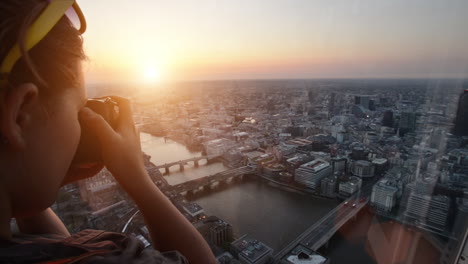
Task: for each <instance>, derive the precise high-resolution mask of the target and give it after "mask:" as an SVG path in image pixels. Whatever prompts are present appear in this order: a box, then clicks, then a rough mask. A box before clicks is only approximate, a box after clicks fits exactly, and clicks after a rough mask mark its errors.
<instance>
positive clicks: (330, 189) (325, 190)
mask: <svg viewBox="0 0 468 264" xmlns="http://www.w3.org/2000/svg"><path fill="white" fill-rule="evenodd" d="M336 182H337V178H336V177H335V176H329V177H326V178H323V179H322V182H321V186H320V190H321V193H322V196H325V197H328V198H335V197H336V192H335V190H336Z"/></svg>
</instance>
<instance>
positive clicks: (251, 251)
mask: <svg viewBox="0 0 468 264" xmlns="http://www.w3.org/2000/svg"><path fill="white" fill-rule="evenodd" d="M232 246H233V247H234V248H236V250H238V251H239V252H240V253H239V256H243V257H244V258H246V259H248V260H249V261H251V262H252V263H255V261H257V260H258V259H260V258H262V257H264V256H265V255H267V254H270V253H272V252H273V249H271V248H270V247H268V246H267V245H265V244H263V243H262V242H260V241H258V240H256V239H253V238H251V237H248V236H247V235H243V236H242V237H241V238H239V239H238V240H236V241H234V242H232Z"/></svg>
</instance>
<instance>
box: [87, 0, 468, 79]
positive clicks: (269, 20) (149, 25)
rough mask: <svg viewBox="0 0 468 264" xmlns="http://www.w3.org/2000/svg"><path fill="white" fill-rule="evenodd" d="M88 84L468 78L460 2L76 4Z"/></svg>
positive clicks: (467, 37) (103, 0)
mask: <svg viewBox="0 0 468 264" xmlns="http://www.w3.org/2000/svg"><path fill="white" fill-rule="evenodd" d="M78 3H79V5H80V6H81V9H82V10H83V12H84V14H85V17H86V20H87V23H88V29H87V32H86V33H85V34H84V40H85V50H86V52H87V55H88V57H89V60H88V62H87V63H86V69H85V74H86V78H87V80H88V81H89V82H96V83H99V82H129V83H138V82H163V81H179V80H222V79H231V80H232V79H275V78H419V77H432V78H440V77H450V78H466V77H468V30H466V24H467V21H466V20H467V19H466V13H467V11H468V1H466V0H444V1H442V0H395V1H391V0H288V1H287V0H264V1H260V0H202V1H194V0H191V1H188V0H170V1H161V0H138V1H130V0H112V1H110V0H99V1H96V0H79V1H78Z"/></svg>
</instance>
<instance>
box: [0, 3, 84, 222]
mask: <svg viewBox="0 0 468 264" xmlns="http://www.w3.org/2000/svg"><path fill="white" fill-rule="evenodd" d="M48 3H49V1H44V0H2V1H1V2H0V61H3V59H4V58H5V56H6V54H7V53H8V52H9V50H10V49H11V48H12V47H13V45H15V44H19V45H20V47H21V46H22V45H24V39H25V36H26V32H27V30H28V29H29V28H30V25H31V24H32V23H33V22H34V21H35V19H36V18H37V17H38V16H39V15H40V13H41V12H42V11H43V10H44V8H45V7H46V6H47V5H48ZM82 46H83V45H82V38H81V35H80V33H79V31H78V30H77V29H75V28H74V27H73V26H72V25H71V23H70V22H69V21H68V20H67V18H66V17H63V18H62V19H61V20H60V21H59V22H58V23H57V24H56V25H55V26H54V27H53V29H52V30H51V31H50V32H49V33H48V34H47V35H46V36H45V37H44V38H43V39H42V40H41V41H40V42H39V43H38V44H37V45H35V46H34V47H33V48H32V49H31V50H29V51H28V52H24V50H23V54H22V56H21V58H20V60H18V61H17V62H16V64H15V65H14V67H13V69H12V70H11V72H10V73H8V75H7V76H3V78H7V85H6V86H3V87H0V99H1V101H0V136H1V137H2V140H1V143H0V158H1V160H0V166H1V168H0V169H1V171H2V174H0V192H3V193H4V194H6V195H7V196H8V199H9V200H10V203H11V206H12V212H13V214H14V215H17V216H18V215H26V214H29V213H34V211H35V210H42V209H44V208H46V207H48V206H50V204H51V203H52V202H53V201H54V199H55V196H56V192H57V190H58V188H59V187H60V184H61V182H62V180H63V177H64V176H65V175H66V172H67V170H68V167H69V165H70V162H71V160H72V158H73V155H74V153H75V150H76V148H77V145H78V142H79V138H80V125H79V122H78V112H79V110H80V109H81V108H82V107H83V105H84V102H85V100H86V96H85V89H84V84H83V78H82V71H81V61H82V60H83V59H84V58H85V55H84V52H83V47H82ZM1 188H3V190H2V189H1Z"/></svg>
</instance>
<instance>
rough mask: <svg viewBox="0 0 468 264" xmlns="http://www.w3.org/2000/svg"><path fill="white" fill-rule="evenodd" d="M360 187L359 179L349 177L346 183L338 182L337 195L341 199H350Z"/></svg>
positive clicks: (360, 181)
mask: <svg viewBox="0 0 468 264" xmlns="http://www.w3.org/2000/svg"><path fill="white" fill-rule="evenodd" d="M361 185H362V180H361V178H359V177H356V176H351V177H349V179H348V180H347V181H342V182H340V184H339V186H338V193H339V195H340V196H341V197H342V198H346V197H350V196H351V195H353V194H354V193H356V192H357V191H359V190H360V189H361Z"/></svg>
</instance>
